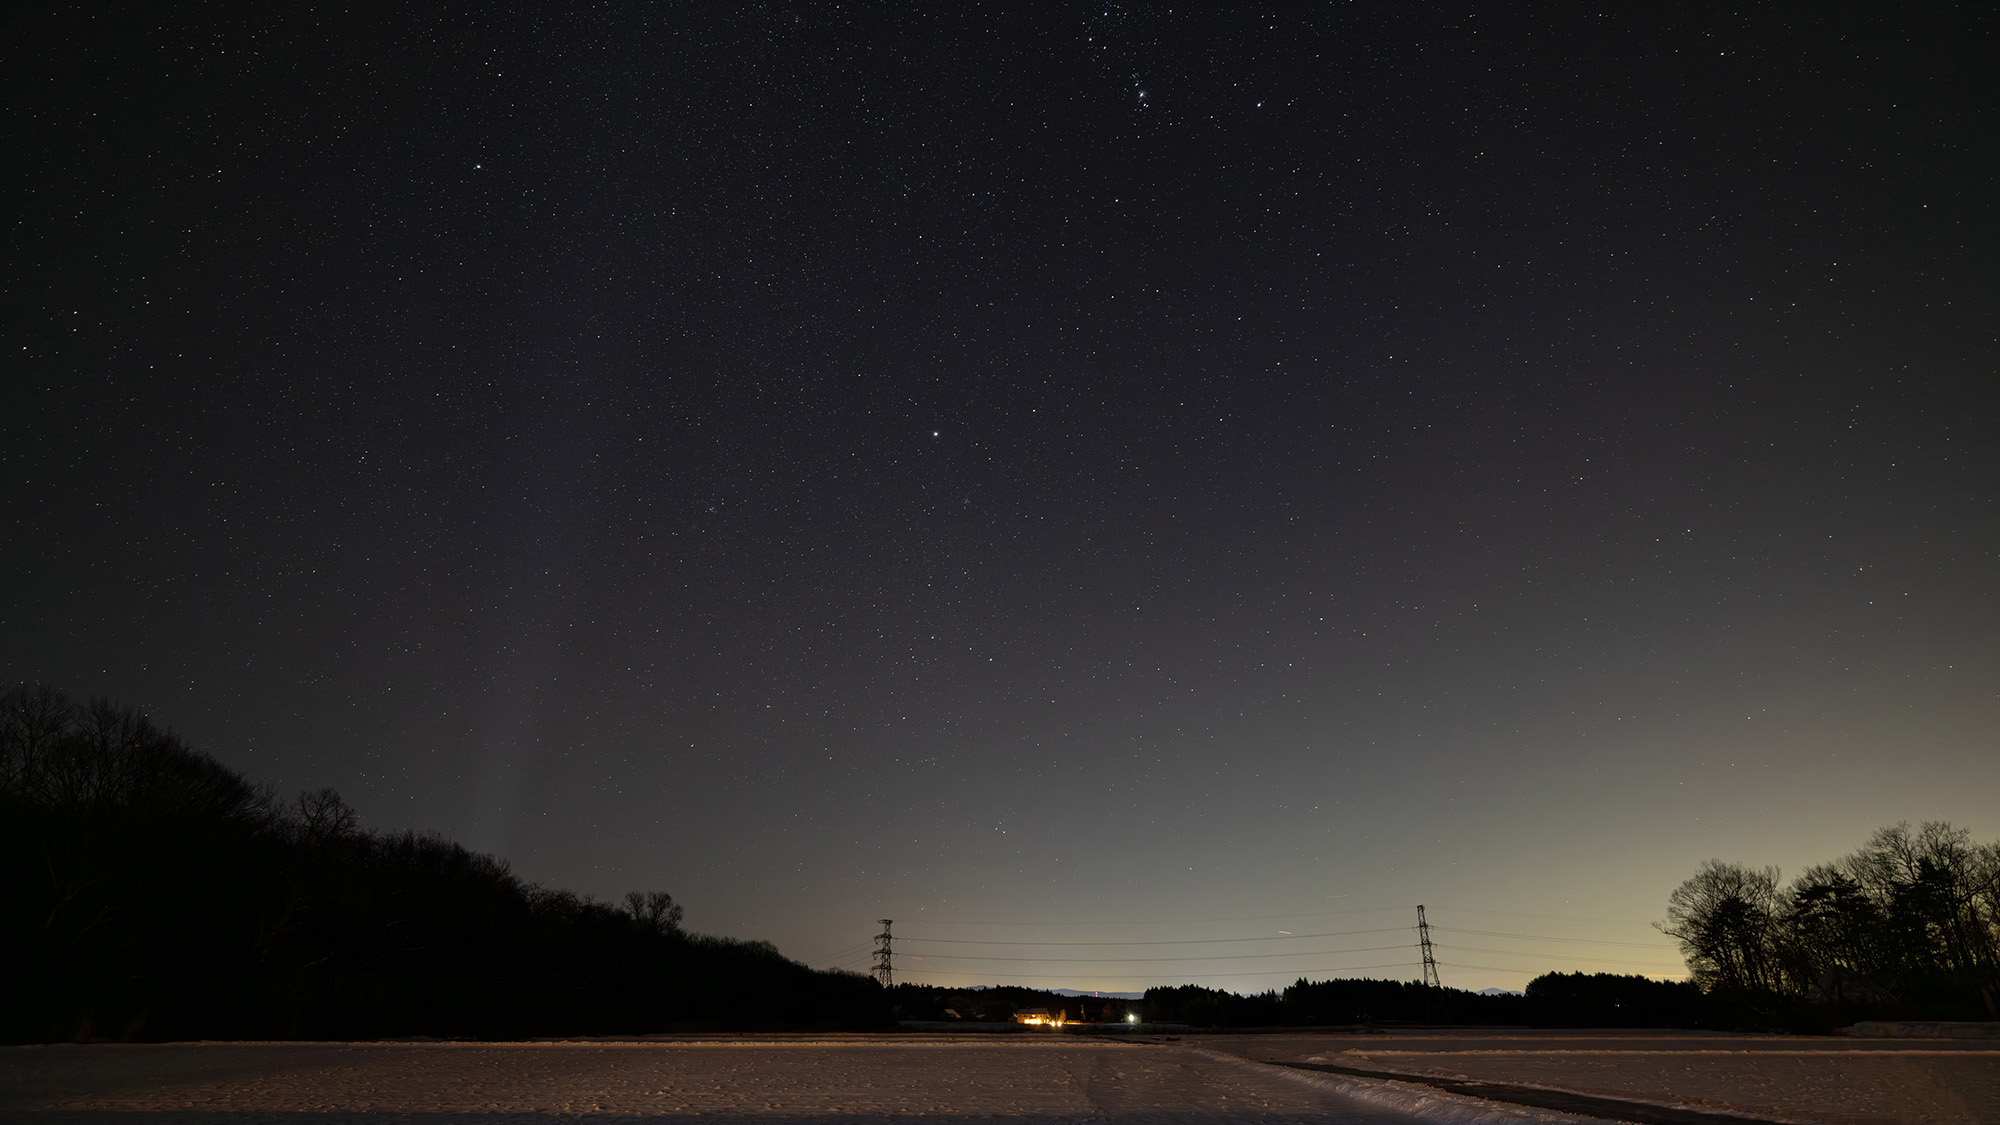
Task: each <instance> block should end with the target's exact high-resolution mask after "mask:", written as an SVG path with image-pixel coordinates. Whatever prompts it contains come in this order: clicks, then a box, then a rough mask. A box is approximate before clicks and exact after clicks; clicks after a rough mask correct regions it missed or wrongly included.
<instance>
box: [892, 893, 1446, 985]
mask: <svg viewBox="0 0 2000 1125" xmlns="http://www.w3.org/2000/svg"><path fill="white" fill-rule="evenodd" d="M1417 913H1418V914H1422V913H1423V907H1421V906H1420V907H1418V908H1417ZM876 921H878V922H880V923H882V932H881V933H879V934H876V935H875V979H876V980H879V981H881V982H882V987H883V988H893V987H894V986H895V984H896V967H895V965H894V964H893V963H892V962H891V961H890V960H889V919H887V918H878V919H876ZM1428 940H1429V939H1426V941H1428ZM1424 949H1425V951H1426V952H1425V956H1426V957H1428V956H1429V952H1428V951H1429V949H1430V946H1429V945H1428V944H1426V945H1425V946H1424Z"/></svg>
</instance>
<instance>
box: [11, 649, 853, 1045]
mask: <svg viewBox="0 0 2000 1125" xmlns="http://www.w3.org/2000/svg"><path fill="white" fill-rule="evenodd" d="M0 877H4V880H5V892H6V893H5V894H4V896H0V948H4V949H5V951H6V958H7V962H8V971H7V972H6V973H5V974H0V990H4V995H0V1039H4V1040H5V1041H7V1042H16V1043H20V1042H49V1041H58V1040H71V1039H77V1040H83V1039H93V1038H111V1039H128V1040H129V1039H152V1040H159V1039H194V1038H214V1039H232V1038H353V1037H383V1036H409V1035H430V1036H440V1037H445V1036H463V1037H471V1038H493V1037H507V1036H524V1035H570V1034H631V1033H644V1032H656V1031H668V1030H676V1029H682V1030H685V1029H695V1028H719V1029H755V1028H831V1027H850V1028H851V1027H870V1026H883V1025H887V1024H888V1023H889V1019H890V1017H889V1007H888V1004H887V1003H886V1000H885V997H884V995H883V993H882V990H881V988H880V986H878V985H877V984H876V983H875V982H874V981H873V980H872V979H870V978H868V977H864V976H860V975H858V974H851V973H827V972H816V971H814V970H811V969H808V968H807V967H806V966H804V965H801V964H798V963H797V962H794V961H790V960H787V959H786V958H784V957H782V956H780V955H779V953H778V951H777V950H776V949H775V948H774V947H772V946H771V945H769V944H768V943H764V942H741V941H734V940H730V939H726V938H717V937H707V936H701V935H698V934H693V933H689V932H687V931H686V930H685V929H683V928H682V925H681V920H682V911H681V907H680V906H679V905H678V904H676V903H674V902H673V900H672V898H671V897H670V896H668V895H666V894H664V893H661V892H652V893H649V894H640V893H637V892H635V893H634V894H632V895H630V896H628V898H627V900H626V902H624V903H623V904H620V905H612V904H607V903H603V902H598V901H593V900H591V899H589V898H585V897H581V896H578V895H576V894H573V893H571V892H568V891H562V890H552V889H549V888H545V887H539V886H535V885H533V884H529V883H524V882H522V881H521V880H520V879H518V878H516V877H515V876H514V875H513V874H512V873H511V872H510V871H509V870H508V867H507V864H506V861H504V860H501V859H498V858H495V857H493V856H488V855H481V854H478V853H475V852H470V851H467V850H466V849H465V848H463V847H460V846H459V845H457V844H455V843H452V842H451V841H449V840H446V839H444V838H442V837H439V836H436V835H429V834H422V833H414V832H401V833H388V834H383V833H372V832H364V831H361V830H360V829H359V828H358V826H357V823H356V818H355V815H354V813H353V811H352V810H351V809H349V808H348V807H347V806H346V805H345V804H344V803H343V802H342V801H341V800H340V798H339V796H338V795H337V794H335V793H334V792H333V791H331V790H322V791H321V792H318V793H314V794H307V795H303V796H301V797H299V798H298V799H296V800H292V801H286V802H280V801H278V800H276V799H274V798H273V797H271V796H270V795H269V794H268V793H265V792H263V791H261V790H259V789H258V788H257V787H255V786H253V785H252V784H251V783H250V782H249V781H247V780H246V779H245V778H244V777H243V776H242V775H241V774H238V773H236V772H234V771H232V770H230V769H228V768H227V767H225V766H223V765H222V764H220V763H218V762H217V761H215V760H214V759H213V758H210V757H209V756H207V755H205V754H202V753H200V752H198V751H195V750H192V749H190V748H189V747H187V746H186V745H185V744H183V743H182V741H181V740H180V739H179V738H177V737H176V736H175V735H174V734H172V733H171V732H169V731H165V730H162V729H160V728H159V727H157V726H155V725H154V724H153V723H152V722H150V721H149V720H148V719H147V718H146V717H145V716H143V715H141V714H140V713H138V712H137V711H134V710H132V709H130V708H125V707H119V706H115V705H112V704H109V703H105V702H102V701H92V702H88V703H79V702H77V701H75V700H72V699H70V698H68V697H66V696H65V695H63V694H62V693H60V692H57V691H54V690H51V689H47V688H15V689H12V690H9V691H7V692H6V693H4V694H0Z"/></svg>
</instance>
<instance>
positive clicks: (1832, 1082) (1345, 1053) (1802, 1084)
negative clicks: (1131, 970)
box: [1191, 1031, 2000, 1125]
mask: <svg viewBox="0 0 2000 1125" xmlns="http://www.w3.org/2000/svg"><path fill="white" fill-rule="evenodd" d="M1191 1042H1199V1043H1201V1044H1202V1045H1205V1046H1208V1047H1210V1048H1212V1049H1218V1050H1223V1051H1227V1052H1230V1053H1233V1054H1239V1055H1243V1056H1245V1057H1249V1058H1254V1059H1259V1060H1263V1061H1269V1062H1297V1063H1318V1064H1325V1065H1332V1066H1340V1067H1347V1068H1352V1069H1356V1070H1364V1071H1369V1072H1373V1073H1389V1074H1407V1075H1412V1076H1429V1077H1443V1078H1458V1079H1473V1080H1477V1081H1481V1082H1491V1083H1496V1084H1504V1085H1510V1086H1522V1087H1528V1088H1530V1089H1543V1090H1561V1091H1567V1092H1571V1093H1577V1094H1584V1095H1589V1096H1593V1097H1601V1098H1615V1099H1617V1100H1619V1101H1624V1102H1636V1103H1639V1104H1642V1105H1655V1106H1670V1107H1674V1108H1677V1109H1681V1110H1693V1111H1697V1112H1701V1111H1707V1112H1716V1113H1730V1114H1740V1115H1744V1116H1751V1117H1760V1118H1764V1119H1768V1120H1773V1121H1800V1122H1842V1123H1853V1125H1861V1123H1869V1125H1879V1123H1884V1122H1903V1123H1909V1125H1978V1123H1982V1122H1984V1123H2000V1043H1996V1044H1993V1045H1992V1046H1987V1047H1979V1046H1975V1044H1974V1043H1973V1042H1971V1041H1967V1040H1874V1041H1862V1040H1849V1039H1837V1038H1800V1037H1784V1036H1767V1035H1718V1034H1688V1033H1673V1032H1667V1033H1647V1032H1630V1033H1606V1032H1562V1033H1534V1032H1500V1031H1490V1032H1477V1031H1473V1032H1454V1033H1431V1034H1414V1033H1413V1034H1407V1035H1317V1036H1314V1035H1274V1036H1256V1037H1253V1036H1229V1037H1214V1038H1205V1039H1201V1040H1191Z"/></svg>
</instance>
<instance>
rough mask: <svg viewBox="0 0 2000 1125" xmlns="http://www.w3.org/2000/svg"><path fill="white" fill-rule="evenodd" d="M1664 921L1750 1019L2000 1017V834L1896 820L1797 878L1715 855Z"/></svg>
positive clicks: (1725, 1000)
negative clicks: (1998, 837)
mask: <svg viewBox="0 0 2000 1125" xmlns="http://www.w3.org/2000/svg"><path fill="white" fill-rule="evenodd" d="M1663 928H1664V929H1665V930H1666V932H1667V933H1668V934H1669V935H1670V936H1672V937H1674V938H1676V939H1678V940H1679V942H1680V945H1681V953H1682V955H1683V956H1684V957H1685V958H1686V959H1687V964H1688V970H1689V972H1690V973H1691V974H1692V975H1693V977H1694V980H1695V981H1696V982H1697V983H1699V984H1700V985H1701V987H1702V988H1703V989H1704V990H1705V991H1706V992H1707V993H1708V994H1709V996H1710V997H1711V998H1712V999H1713V1000H1714V1001H1715V1002H1716V1003H1717V1004H1719V1005H1721V1006H1723V1007H1724V1008H1726V1009H1727V1010H1728V1011H1729V1012H1730V1013H1731V1014H1732V1016H1733V1018H1734V1019H1735V1020H1736V1021H1738V1022H1740V1023H1743V1024H1747V1025H1753V1026H1757V1025H1761V1026H1779V1025H1783V1026H1792V1027H1802V1026H1812V1025H1828V1026H1830V1025H1835V1024H1842V1023H1848V1022H1852V1021H1854V1020H1857V1019H1870V1018H1873V1019H1894V1018H1904V1019H1965V1020H1991V1019H2000V844H1984V845H1982V844H1978V843H1976V842H1974V840H1973V839H1972V834H1971V833H1970V832H1968V831H1967V830H1965V829H1962V828H1954V827H1952V826H1951V825H1949V824H1943V823H1930V824H1925V825H1924V826H1923V827H1921V828H1918V829H1916V830H1914V831H1913V830H1911V829H1910V827H1909V826H1908V825H1903V824H1899V825H1897V826H1895V827H1893V828H1884V829H1882V830H1881V831H1879V832H1877V833H1875V835H1874V836H1873V837H1872V838H1870V839H1869V841H1868V843H1867V845H1866V846H1864V847H1863V848H1861V850H1859V851H1857V852H1855V853H1854V854H1852V855H1849V856H1846V857H1844V858H1841V859H1838V860H1835V861H1833V862H1832V863H1826V864H1821V865H1819V866H1816V867H1810V868H1807V869H1806V871H1805V872H1804V873H1803V874H1801V875H1800V876H1799V877H1798V878H1797V879H1795V880H1793V881H1792V882H1791V884H1789V885H1781V884H1780V882H1779V875H1778V870H1777V869H1776V868H1774V867H1762V868H1753V867H1747V866H1744V865H1742V864H1736V863H1724V862H1722V861H1720V860H1710V861H1709V862H1708V863H1706V864H1704V865H1703V866H1702V868H1701V869H1700V870H1699V871H1697V872H1696V873H1695V875H1694V877H1693V878H1690V879H1689V880H1688V881H1687V882H1685V883H1683V884H1681V886H1680V887H1679V888H1678V889H1676V890H1675V891H1674V893H1673V894H1672V896H1670V897H1669V899H1668V902H1667V923H1666V925H1665V926H1664V927H1663Z"/></svg>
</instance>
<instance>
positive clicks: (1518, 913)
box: [1445, 906, 1653, 926]
mask: <svg viewBox="0 0 2000 1125" xmlns="http://www.w3.org/2000/svg"><path fill="white" fill-rule="evenodd" d="M1445 909H1446V910H1451V911H1455V912H1457V913H1460V914H1507V915H1511V916H1513V917H1515V918H1554V919H1557V920H1558V921H1563V922H1609V923H1612V924H1614V925H1619V926H1651V925H1652V924H1653V923H1651V922H1641V921H1638V920H1637V919H1633V918H1586V917H1584V916H1582V915H1579V914H1530V913H1528V912H1527V911H1525V910H1486V909H1482V908H1480V907H1476V906H1447V907H1445Z"/></svg>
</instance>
